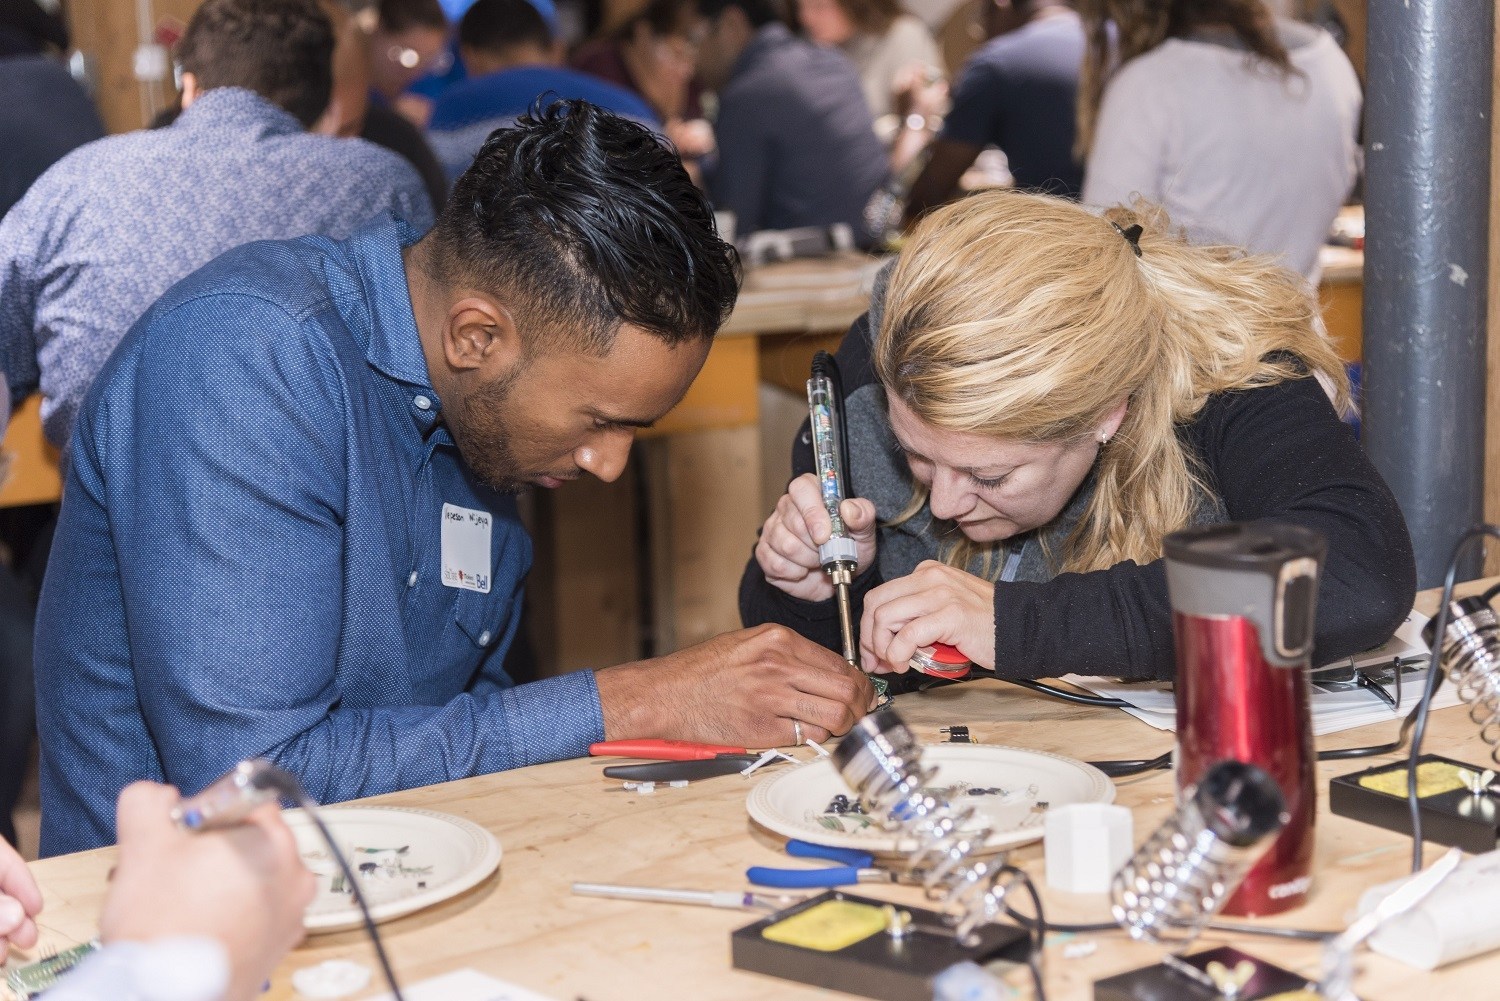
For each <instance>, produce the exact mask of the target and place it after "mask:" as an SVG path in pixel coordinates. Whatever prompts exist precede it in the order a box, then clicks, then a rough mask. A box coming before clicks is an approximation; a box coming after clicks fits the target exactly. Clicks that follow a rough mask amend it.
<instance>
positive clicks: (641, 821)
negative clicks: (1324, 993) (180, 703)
mask: <svg viewBox="0 0 1500 1001" xmlns="http://www.w3.org/2000/svg"><path fill="white" fill-rule="evenodd" d="M1429 605H1430V602H1429ZM898 707H899V709H900V711H901V712H902V714H903V715H904V716H905V717H906V719H907V721H908V722H909V723H910V724H912V726H913V728H914V729H915V730H916V731H917V733H918V735H919V736H921V737H922V738H923V739H925V740H930V741H936V740H937V739H938V733H937V728H938V727H939V726H944V725H948V724H952V723H967V724H968V725H969V726H970V727H971V729H972V730H973V732H974V735H975V739H976V740H979V741H983V742H990V743H1004V744H1012V745H1016V746H1020V747H1028V748H1035V749H1039V750H1045V751H1054V752H1058V753H1062V754H1068V755H1072V756H1075V757H1079V758H1086V759H1087V758H1127V757H1139V758H1147V757H1153V756H1155V755H1157V754H1160V753H1161V752H1163V751H1165V750H1166V749H1167V748H1168V747H1169V746H1170V744H1171V736H1170V735H1169V734H1167V733H1164V732H1161V731H1158V730H1155V729H1152V728H1151V727H1149V726H1147V725H1146V724H1144V723H1141V722H1139V721H1137V720H1135V719H1133V718H1131V717H1129V716H1127V715H1125V714H1124V713H1122V712H1119V711H1117V710H1110V709H1097V708H1089V707H1081V706H1073V705H1068V704H1064V703H1060V702H1057V701H1054V700H1052V699H1048V698H1046V697H1043V696H1040V695H1036V694H1033V693H1031V692H1028V691H1024V690H1021V689H1017V688H1012V687H1010V686H1006V685H1003V684H1001V683H999V682H994V681H981V682H974V683H971V684H967V685H961V686H956V687H951V688H946V689H941V690H939V691H935V692H930V693H924V694H921V695H911V696H903V697H902V698H901V699H900V700H898ZM1394 729H1395V724H1394V723H1384V724H1379V725H1375V726H1369V727H1365V728H1362V729H1360V730H1352V731H1348V732H1345V733H1341V734H1336V735H1333V736H1330V737H1327V738H1323V739H1321V740H1320V741H1319V744H1320V746H1324V747H1353V746H1358V745H1363V744H1370V743H1375V742H1380V741H1385V740H1388V739H1390V737H1391V735H1392V733H1393V731H1394ZM1426 746H1427V749H1428V750H1432V751H1440V752H1442V753H1445V754H1449V755H1452V756H1454V757H1457V758H1460V759H1464V760H1469V761H1475V762H1478V761H1480V760H1482V759H1483V756H1484V754H1485V753H1486V752H1487V748H1485V747H1484V746H1483V745H1481V744H1480V742H1479V740H1478V738H1477V736H1476V734H1475V728H1474V726H1473V724H1472V723H1470V722H1469V720H1468V718H1467V716H1466V714H1465V711H1464V709H1463V708H1461V707H1460V708H1455V709H1449V710H1445V711H1443V712H1440V713H1435V714H1434V716H1433V718H1432V723H1431V727H1430V729H1429V733H1428V738H1427V745H1426ZM799 753H802V754H808V753H810V752H808V751H807V750H806V749H804V750H803V751H801V752H799ZM1385 760H1395V757H1394V756H1387V757H1386V758H1382V759H1367V760H1362V761H1342V762H1329V763H1326V764H1320V765H1319V766H1318V775H1319V787H1320V810H1319V816H1318V821H1317V824H1318V826H1317V846H1318V847H1317V864H1316V865H1317V867H1316V870H1315V882H1314V884H1313V890H1312V896H1311V898H1310V900H1309V902H1308V903H1307V905H1306V906H1304V907H1302V908H1300V909H1298V910H1295V911H1292V912H1290V913H1288V914H1285V915H1282V916H1279V917H1278V918H1275V919H1272V921H1273V923H1276V924H1281V925H1288V926H1293V927H1300V928H1315V929H1331V928H1339V927H1342V926H1343V924H1344V923H1345V922H1346V921H1347V920H1348V919H1349V916H1350V913H1351V911H1352V909H1353V907H1354V905H1355V903H1356V901H1357V900H1358V898H1359V896H1360V894H1361V893H1362V892H1363V891H1364V889H1365V888H1366V887H1368V886H1371V885H1373V884H1376V883H1379V882H1384V881H1386V880H1390V879H1394V878H1397V877H1399V876H1401V875H1402V874H1404V872H1405V871H1406V867H1407V864H1408V858H1409V854H1410V853H1409V842H1408V841H1407V840H1406V839H1404V838H1402V837H1399V836H1397V835H1395V834H1392V833H1389V832H1386V831H1383V830H1380V829H1378V828H1375V827H1371V826H1368V825H1365V824H1361V823H1357V822H1355V821H1351V820H1346V819H1344V818H1341V817H1333V816H1331V815H1329V814H1328V813H1327V811H1326V794H1327V787H1328V780H1329V779H1330V778H1331V777H1333V776H1335V775H1341V774H1344V773H1347V772H1351V771H1357V770H1360V769H1362V768H1364V767H1366V766H1368V765H1370V764H1374V763H1376V762H1378V761H1385ZM753 781H755V780H753V779H742V778H740V777H739V776H727V777H724V778H718V779H711V780H707V781H703V782H697V783H694V784H693V785H691V786H689V787H687V788H685V789H662V790H660V791H658V792H656V793H654V794H652V795H649V796H641V795H638V794H635V793H627V792H624V791H622V790H621V789H620V787H619V784H618V783H617V782H611V781H607V780H605V779H603V778H602V777H601V775H600V765H599V763H598V762H597V761H590V760H578V761H564V762H557V763H554V764H549V765H539V766H535V767H531V768H524V769H520V770H517V771H513V772H507V773H502V774H498V775H490V776H484V777H481V778H474V779H467V780H464V781H461V782H453V783H449V784H446V785H439V786H431V787H429V788H425V789H416V790H412V791H409V792H404V793H398V794H395V795H391V796H383V797H379V798H377V799H373V800H370V801H369V802H371V803H380V804H387V805H396V806H413V807H425V808H430V809H435V810H442V811H446V812H449V813H454V814H458V815H460V816H463V817H467V818H468V819H470V820H472V821H474V822H476V823H479V824H482V825H483V826H485V827H486V828H488V829H489V830H491V831H493V832H494V833H495V835H496V836H497V837H498V838H499V839H500V843H501V845H502V846H503V849H504V859H503V861H502V863H501V869H500V873H499V875H498V876H497V877H494V878H492V879H490V880H488V881H486V882H485V883H483V884H481V885H480V886H479V887H477V888H476V889H474V890H472V891H470V892H469V893H467V894H464V895H463V896H461V897H459V898H457V899H455V900H452V901H449V902H447V903H445V904H442V905H439V906H437V907H434V908H432V909H430V910H427V911H424V912H422V913H419V914H416V915H413V916H410V917H407V918H403V919H400V920H396V921H393V922H390V923H387V924H386V925H384V926H383V930H384V936H385V940H386V943H387V945H388V948H389V949H390V951H391V954H392V958H393V961H394V962H395V964H396V969H397V970H398V972H399V975H400V976H401V977H402V979H403V981H404V982H405V983H408V984H409V983H415V982H417V981H418V980H421V979H424V978H427V977H431V976H435V975H438V974H440V973H444V972H447V971H449V970H453V969H457V968H461V967H472V968H475V969H478V970H480V971H483V972H486V973H489V974H490V975H492V976H496V977H499V978H502V979H505V980H510V981H513V982H516V983H519V984H521V985H523V986H526V987H529V988H532V989H533V990H537V991H541V992H543V993H545V994H548V995H550V996H553V997H556V998H559V999H564V998H567V999H571V998H575V997H581V998H587V999H589V1001H628V999H634V998H641V999H648V998H649V999H655V998H663V997H673V998H695V999H704V1001H714V999H749V998H788V999H797V998H814V997H835V996H841V995H833V994H829V993H826V992H817V991H813V990H810V989H804V988H801V987H798V986H797V985H794V984H791V983H787V982H783V981H779V980H775V979H771V978H768V977H763V976H759V975H755V974H748V973H741V972H738V971H735V970H732V969H731V968H730V961H729V933H730V932H731V931H732V930H733V929H735V928H737V927H740V926H741V925H744V924H748V923H749V922H750V921H751V920H753V919H754V915H752V914H748V913H741V912H736V911H717V910H709V909H706V908H698V907H678V906H672V905H664V904H638V903H629V902H624V901H618V900H600V899H594V898H578V897H573V896H571V895H570V893H569V886H570V884H571V883H573V882H574V881H575V880H583V881H591V882H613V883H628V884H637V885H656V886H675V887H684V888H697V889H731V888H737V887H741V886H744V885H745V884H744V881H743V877H744V870H745V869H746V867H748V866H751V865H757V864H769V865H777V864H779V863H781V862H782V861H783V860H784V856H783V855H782V854H780V848H781V845H782V840H781V839H780V838H779V837H777V836H775V835H772V834H770V833H769V832H767V831H765V830H763V829H760V828H758V827H757V826H756V825H755V824H754V823H753V822H752V821H751V820H750V819H749V818H748V816H747V814H746V812H745V808H744V801H745V796H746V794H747V792H748V790H749V789H750V788H751V785H752V782H753ZM1118 789H1119V796H1118V799H1117V802H1119V803H1122V804H1124V805H1126V806H1129V807H1131V808H1132V810H1133V811H1134V812H1135V836H1136V840H1137V842H1139V841H1140V840H1142V839H1144V837H1145V836H1146V834H1147V833H1148V832H1149V831H1150V830H1152V829H1154V827H1155V826H1156V825H1157V824H1158V823H1159V822H1160V821H1161V820H1162V818H1163V817H1164V816H1165V815H1166V814H1167V813H1168V812H1169V810H1170V808H1171V804H1172V801H1173V783H1172V778H1171V775H1170V773H1167V772H1152V773H1148V774H1146V775H1143V776H1139V777H1135V778H1127V779H1122V780H1120V781H1119V783H1118ZM1438 854H1439V849H1436V848H1429V860H1433V859H1436V858H1437V856H1438ZM113 857H114V852H113V850H112V849H106V850H101V851H96V852H89V853H83V854H79V855H72V856H65V857H61V858H56V859H50V860H47V861H43V862H38V863H34V864H33V866H32V869H33V871H34V872H35V874H36V876H37V878H38V880H39V881H40V883H41V885H42V890H43V893H44V894H45V896H46V909H45V911H44V912H43V915H42V920H41V924H42V926H43V928H44V934H43V946H44V947H50V948H57V947H61V946H66V945H69V944H72V943H74V942H77V941H82V940H86V939H88V938H89V937H90V936H92V935H93V933H94V922H95V919H96V917H97V915H98V912H99V908H100V905H101V902H102V900H103V897H104V892H105V887H106V883H107V877H108V873H109V869H110V866H111V864H112V863H113ZM1013 858H1014V859H1015V860H1016V861H1017V862H1019V863H1020V864H1022V865H1024V866H1025V867H1026V868H1027V869H1028V870H1030V871H1031V872H1032V873H1033V874H1034V875H1037V876H1040V874H1041V871H1042V865H1041V847H1040V844H1033V845H1030V846H1027V847H1025V848H1022V849H1019V850H1017V851H1016V852H1015V853H1014V854H1013ZM1043 885H1044V884H1043ZM861 892H867V893H870V894H871V895H876V896H884V897H888V898H889V899H891V900H896V901H902V902H908V903H917V902H918V896H917V893H916V891H914V890H911V889H910V888H896V887H870V886H866V887H863V888H861ZM1043 893H1044V896H1045V898H1046V904H1047V915H1048V917H1049V919H1051V920H1054V921H1058V922H1087V921H1100V920H1108V916H1107V908H1106V906H1105V903H1104V900H1103V898H1102V897H1083V896H1074V895H1068V894H1060V893H1054V892H1051V891H1047V890H1045V889H1044V890H1043ZM1066 938H1067V937H1066V936H1054V937H1053V942H1052V943H1051V945H1050V946H1049V949H1048V955H1047V962H1046V970H1047V979H1048V992H1049V995H1050V996H1051V997H1052V998H1053V999H1055V1001H1056V999H1083V998H1088V997H1089V996H1090V985H1091V984H1092V983H1093V981H1094V980H1097V979H1099V978H1102V977H1105V976H1108V975H1111V974H1114V973H1117V972H1120V971H1123V970H1127V969H1132V968H1135V967H1137V966H1142V965H1145V964H1148V963H1151V962H1155V961H1156V960H1157V958H1158V957H1159V956H1160V954H1161V950H1160V949H1159V948H1156V947H1153V946H1150V945H1143V944H1139V943H1134V942H1131V941H1129V940H1128V939H1127V938H1125V937H1124V936H1123V935H1118V934H1112V935H1101V936H1098V937H1097V938H1096V939H1095V941H1097V944H1098V949H1097V951H1096V952H1094V953H1093V954H1092V955H1089V956H1086V957H1084V958H1080V959H1066V958H1064V957H1063V955H1062V954H1061V949H1062V946H1063V944H1064V942H1063V939H1066ZM1222 940H1223V939H1221V938H1220V937H1218V936H1212V935H1211V936H1208V937H1206V938H1205V940H1204V941H1205V942H1219V941H1222ZM1236 944H1238V945H1240V946H1241V947H1242V948H1245V949H1246V950H1247V951H1250V952H1252V953H1253V954H1255V955H1257V956H1260V957H1263V958H1265V959H1268V960H1272V961H1275V962H1277V963H1279V964H1281V965H1284V966H1287V967H1289V968H1292V969H1295V970H1297V971H1299V972H1303V973H1306V974H1314V973H1315V972H1316V970H1317V963H1318V949H1317V947H1316V946H1315V945H1310V944H1307V943H1299V942H1287V941H1282V940H1272V939H1262V938H1249V937H1245V938H1243V939H1240V940H1238V941H1237V943H1236ZM334 957H339V958H351V959H355V960H358V961H360V962H363V963H367V964H371V965H373V961H372V958H371V954H370V952H369V948H368V945H367V943H366V942H365V941H364V939H363V936H362V934H361V933H355V932H347V933H340V934H335V935H327V936H319V937H317V938H313V939H310V940H308V941H307V942H306V943H305V944H304V945H303V946H302V947H301V948H299V949H298V950H297V951H295V952H293V953H292V954H291V956H289V957H288V959H287V960H286V962H285V963H284V964H283V965H282V967H281V970H280V971H279V972H278V974H277V976H276V978H275V981H274V985H273V989H272V991H271V993H270V995H269V997H270V998H272V999H287V998H291V997H293V996H294V995H293V993H292V991H291V990H290V988H289V987H288V977H289V976H290V974H291V972H292V971H294V970H296V969H299V968H301V967H304V966H308V965H311V964H314V963H317V962H321V961H322V960H325V959H329V958H334ZM1360 965H1361V969H1362V971H1363V972H1362V974H1361V975H1360V977H1359V979H1358V980H1357V981H1356V985H1355V986H1356V988H1357V990H1358V992H1359V994H1360V996H1361V997H1362V998H1365V999H1366V1001H1384V999H1397V998H1411V997H1417V996H1419V994H1420V992H1427V994H1428V996H1431V997H1443V998H1482V997H1492V996H1494V983H1495V981H1496V980H1497V978H1500V957H1497V956H1495V955H1491V956H1488V957H1480V958H1477V959H1473V960H1469V961H1467V962H1464V963H1461V964H1458V965H1455V966H1452V967H1449V968H1447V969H1444V970H1442V971H1439V972H1437V973H1433V974H1428V973H1423V972H1421V971H1418V970H1412V969H1408V968H1406V967H1403V966H1401V965H1399V964H1397V963H1394V962H1392V961H1390V960H1387V959H1384V958H1383V957H1380V956H1375V955H1370V954H1365V955H1364V956H1363V957H1362V958H1361V962H1360ZM1018 982H1019V983H1021V984H1024V983H1025V980H1024V978H1019V980H1018ZM368 993H375V992H374V991H373V990H372V991H371V992H368Z"/></svg>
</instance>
